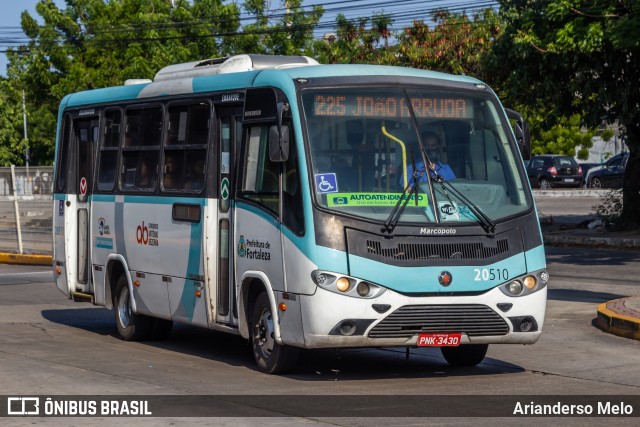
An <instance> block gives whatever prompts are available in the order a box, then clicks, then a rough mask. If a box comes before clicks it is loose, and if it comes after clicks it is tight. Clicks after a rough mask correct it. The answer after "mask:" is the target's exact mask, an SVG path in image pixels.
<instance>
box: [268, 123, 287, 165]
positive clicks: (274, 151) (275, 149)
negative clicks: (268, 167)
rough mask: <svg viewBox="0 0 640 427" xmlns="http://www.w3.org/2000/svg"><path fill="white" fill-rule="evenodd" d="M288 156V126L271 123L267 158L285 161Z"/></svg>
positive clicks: (274, 160)
mask: <svg viewBox="0 0 640 427" xmlns="http://www.w3.org/2000/svg"><path fill="white" fill-rule="evenodd" d="M288 158H289V126H287V125H282V126H277V125H273V126H271V127H270V128H269V160H271V161H272V162H286V161H287V159H288Z"/></svg>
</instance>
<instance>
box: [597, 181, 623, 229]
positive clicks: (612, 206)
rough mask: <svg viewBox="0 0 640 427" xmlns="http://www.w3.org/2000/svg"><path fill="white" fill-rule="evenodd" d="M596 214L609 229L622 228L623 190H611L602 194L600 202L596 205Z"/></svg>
mask: <svg viewBox="0 0 640 427" xmlns="http://www.w3.org/2000/svg"><path fill="white" fill-rule="evenodd" d="M594 208H595V210H596V215H597V216H598V218H600V220H602V222H603V223H604V226H605V227H606V228H609V229H616V228H620V226H621V225H622V224H621V223H620V216H621V214H622V190H620V189H615V190H609V191H607V192H606V193H605V195H604V196H602V199H601V200H600V203H599V204H597V205H596V206H594Z"/></svg>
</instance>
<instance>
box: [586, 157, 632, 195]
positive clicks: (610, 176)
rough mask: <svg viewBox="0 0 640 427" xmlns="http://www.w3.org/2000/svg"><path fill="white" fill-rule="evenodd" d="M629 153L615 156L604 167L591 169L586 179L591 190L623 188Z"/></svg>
mask: <svg viewBox="0 0 640 427" xmlns="http://www.w3.org/2000/svg"><path fill="white" fill-rule="evenodd" d="M628 160H629V153H628V152H627V153H621V154H618V155H616V156H613V157H612V158H610V159H609V160H607V161H606V162H604V163H603V164H602V165H600V166H598V167H595V168H591V169H590V170H589V173H588V174H587V175H586V177H585V182H586V184H587V187H590V188H621V187H622V180H623V178H624V170H625V168H626V167H627V161H628Z"/></svg>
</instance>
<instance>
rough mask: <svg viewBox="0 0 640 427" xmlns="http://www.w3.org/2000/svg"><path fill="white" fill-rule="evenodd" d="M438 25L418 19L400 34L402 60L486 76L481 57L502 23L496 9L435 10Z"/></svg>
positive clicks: (411, 63) (451, 71)
mask: <svg viewBox="0 0 640 427" xmlns="http://www.w3.org/2000/svg"><path fill="white" fill-rule="evenodd" d="M433 22H434V23H435V25H433V26H432V27H429V25H427V24H426V23H425V22H424V21H420V20H416V21H414V22H413V26H412V27H410V28H406V29H405V30H404V32H403V33H402V34H400V35H399V37H398V40H399V46H398V51H399V55H400V62H401V63H403V64H405V65H407V66H410V67H413V68H423V69H429V70H437V71H444V72H448V73H453V74H467V75H472V76H474V77H477V78H480V79H482V78H483V71H482V69H481V66H480V61H481V59H482V57H483V56H484V55H485V54H486V52H487V51H489V50H490V49H491V46H492V43H493V40H494V39H495V38H496V37H498V36H499V35H500V34H501V32H502V25H501V24H500V21H499V19H498V17H497V15H496V13H495V11H494V10H493V9H485V10H484V11H482V12H480V13H477V14H476V15H475V16H474V17H473V19H472V20H470V19H469V17H468V16H467V15H465V14H453V13H450V12H447V11H440V12H437V13H435V15H434V17H433Z"/></svg>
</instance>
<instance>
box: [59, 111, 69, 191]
mask: <svg viewBox="0 0 640 427" xmlns="http://www.w3.org/2000/svg"><path fill="white" fill-rule="evenodd" d="M70 136H71V118H70V117H69V115H68V114H67V115H65V116H64V122H63V124H62V132H61V135H60V150H59V151H60V152H59V154H58V159H57V160H58V162H57V166H58V173H57V181H58V183H57V187H58V191H59V192H63V191H64V190H65V189H66V185H67V172H68V167H67V165H68V163H69V160H68V157H69V150H70V147H69V145H70V144H71V138H70Z"/></svg>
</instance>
